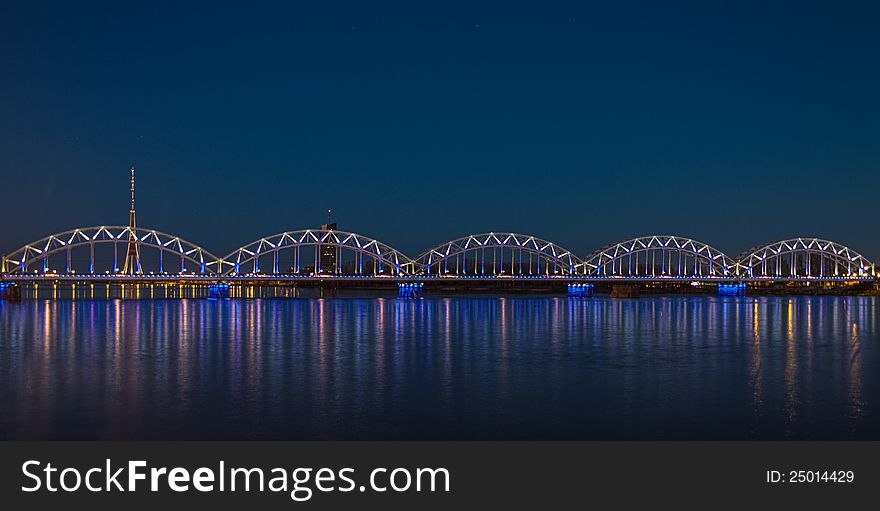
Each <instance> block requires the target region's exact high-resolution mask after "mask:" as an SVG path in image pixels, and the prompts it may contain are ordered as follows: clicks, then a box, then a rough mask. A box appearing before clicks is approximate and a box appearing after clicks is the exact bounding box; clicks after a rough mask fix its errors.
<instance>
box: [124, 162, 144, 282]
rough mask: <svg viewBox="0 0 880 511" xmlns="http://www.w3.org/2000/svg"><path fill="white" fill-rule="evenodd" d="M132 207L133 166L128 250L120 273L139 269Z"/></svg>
mask: <svg viewBox="0 0 880 511" xmlns="http://www.w3.org/2000/svg"><path fill="white" fill-rule="evenodd" d="M135 216H136V215H135V209H134V167H132V168H131V209H130V210H129V212H128V251H127V252H126V253H125V265H124V266H123V267H122V273H124V274H126V275H134V274H140V273H143V271H141V254H140V250H139V249H138V237H137V220H136V219H135Z"/></svg>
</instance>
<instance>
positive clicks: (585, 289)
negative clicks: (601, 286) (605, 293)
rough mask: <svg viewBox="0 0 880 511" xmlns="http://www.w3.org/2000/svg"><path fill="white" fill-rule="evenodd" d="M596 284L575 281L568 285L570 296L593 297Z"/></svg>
mask: <svg viewBox="0 0 880 511" xmlns="http://www.w3.org/2000/svg"><path fill="white" fill-rule="evenodd" d="M594 288H595V286H594V285H593V284H587V283H573V284H569V285H568V296H569V297H571V298H592V297H593V290H594Z"/></svg>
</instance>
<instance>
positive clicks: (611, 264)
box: [584, 235, 736, 277]
mask: <svg viewBox="0 0 880 511" xmlns="http://www.w3.org/2000/svg"><path fill="white" fill-rule="evenodd" d="M584 266H585V268H586V271H587V274H589V275H591V276H604V277H638V276H646V277H647V276H650V277H664V276H665V277H724V276H727V275H729V274H730V273H732V272H733V271H734V269H735V267H736V262H735V261H734V260H733V259H731V258H730V257H728V256H727V255H726V254H724V252H721V251H720V250H718V249H715V248H713V247H712V246H710V245H707V244H706V243H703V242H700V241H696V240H693V239H690V238H684V237H681V236H671V235H654V236H641V237H638V238H631V239H628V240H624V241H619V242H617V243H612V244H610V245H607V246H605V247H603V248H601V249H599V250H596V251H595V252H593V253H591V254H590V255H588V256H587V257H586V259H585V260H584Z"/></svg>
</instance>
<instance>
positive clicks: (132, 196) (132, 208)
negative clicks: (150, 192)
mask: <svg viewBox="0 0 880 511" xmlns="http://www.w3.org/2000/svg"><path fill="white" fill-rule="evenodd" d="M131 211H134V166H132V167H131Z"/></svg>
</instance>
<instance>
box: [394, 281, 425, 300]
mask: <svg viewBox="0 0 880 511" xmlns="http://www.w3.org/2000/svg"><path fill="white" fill-rule="evenodd" d="M423 285H424V284H422V283H421V282H400V283H398V284H397V297H398V298H404V299H416V298H421V297H422V286H423Z"/></svg>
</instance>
